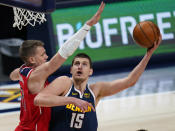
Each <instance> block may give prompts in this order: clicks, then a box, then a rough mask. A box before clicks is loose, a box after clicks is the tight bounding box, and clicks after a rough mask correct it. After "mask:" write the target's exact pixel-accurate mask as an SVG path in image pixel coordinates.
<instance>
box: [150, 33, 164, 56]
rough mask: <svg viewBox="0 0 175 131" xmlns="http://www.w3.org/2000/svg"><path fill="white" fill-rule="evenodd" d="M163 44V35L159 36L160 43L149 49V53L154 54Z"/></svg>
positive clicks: (157, 42)
mask: <svg viewBox="0 0 175 131" xmlns="http://www.w3.org/2000/svg"><path fill="white" fill-rule="evenodd" d="M161 42H162V35H160V36H159V39H158V41H156V42H154V46H153V47H152V48H150V49H148V51H147V52H148V53H151V54H152V53H153V52H154V51H155V50H156V49H157V48H158V47H159V45H160V43H161Z"/></svg>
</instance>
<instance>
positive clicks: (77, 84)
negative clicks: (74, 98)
mask: <svg viewBox="0 0 175 131" xmlns="http://www.w3.org/2000/svg"><path fill="white" fill-rule="evenodd" d="M87 81H88V80H85V81H83V82H82V81H74V87H75V88H76V89H78V90H79V91H80V92H81V93H84V91H85V89H86V85H87Z"/></svg>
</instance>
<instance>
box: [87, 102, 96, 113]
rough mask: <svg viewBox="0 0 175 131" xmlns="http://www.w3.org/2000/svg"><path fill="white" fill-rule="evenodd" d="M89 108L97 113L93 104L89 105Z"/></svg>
mask: <svg viewBox="0 0 175 131" xmlns="http://www.w3.org/2000/svg"><path fill="white" fill-rule="evenodd" d="M88 106H89V107H91V109H92V110H93V111H95V108H94V106H93V105H92V104H91V103H88Z"/></svg>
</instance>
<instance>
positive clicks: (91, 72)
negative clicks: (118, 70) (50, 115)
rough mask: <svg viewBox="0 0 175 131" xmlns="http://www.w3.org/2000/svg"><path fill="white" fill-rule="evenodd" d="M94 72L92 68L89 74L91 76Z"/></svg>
mask: <svg viewBox="0 0 175 131" xmlns="http://www.w3.org/2000/svg"><path fill="white" fill-rule="evenodd" d="M92 74H93V69H92V68H91V69H90V72H89V76H91V75H92Z"/></svg>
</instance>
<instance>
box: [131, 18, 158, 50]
mask: <svg viewBox="0 0 175 131" xmlns="http://www.w3.org/2000/svg"><path fill="white" fill-rule="evenodd" d="M159 36H160V30H159V28H158V27H157V25H156V24H154V23H153V22H151V21H143V22H140V23H138V24H137V25H136V26H135V27H134V30H133V39H134V40H135V42H136V43H137V44H138V45H140V46H141V47H144V48H151V47H153V45H154V42H156V41H158V39H159Z"/></svg>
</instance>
